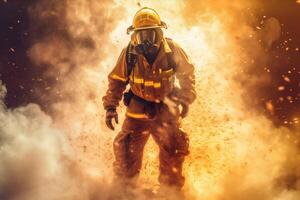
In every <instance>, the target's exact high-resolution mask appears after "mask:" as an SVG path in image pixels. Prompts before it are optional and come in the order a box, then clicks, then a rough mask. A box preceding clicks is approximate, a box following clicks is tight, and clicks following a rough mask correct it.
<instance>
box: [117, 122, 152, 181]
mask: <svg viewBox="0 0 300 200" xmlns="http://www.w3.org/2000/svg"><path fill="white" fill-rule="evenodd" d="M148 138H149V132H148V131H147V123H146V122H143V121H140V120H136V119H132V118H126V119H125V121H124V123H123V126H122V130H121V132H120V133H119V134H118V135H117V137H116V138H115V140H114V154H115V162H114V172H115V175H116V176H117V178H119V179H122V180H129V179H131V178H134V177H135V176H137V175H138V174H139V172H140V170H141V166H142V157H143V149H144V146H145V144H146V142H147V140H148Z"/></svg>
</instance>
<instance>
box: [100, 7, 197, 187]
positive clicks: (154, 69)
mask: <svg viewBox="0 0 300 200" xmlns="http://www.w3.org/2000/svg"><path fill="white" fill-rule="evenodd" d="M164 27H166V25H165V23H164V22H162V21H161V20H160V18H159V16H158V14H157V13H156V12H155V11H154V10H152V9H150V8H143V9H141V10H140V11H138V12H137V13H136V15H135V18H134V21H133V26H131V27H129V29H128V32H130V31H133V34H132V40H131V42H130V45H129V46H128V47H126V48H124V49H123V51H122V52H121V55H120V56H119V59H118V61H117V64H116V65H115V67H114V69H113V70H112V71H111V73H110V74H109V76H108V79H109V86H108V90H107V92H106V95H105V96H104V97H103V105H104V108H105V109H106V110H107V115H106V123H107V125H108V127H109V128H111V129H114V127H113V126H112V120H113V119H115V121H116V122H117V123H118V115H117V112H116V108H117V107H118V105H119V102H120V101H121V99H122V97H123V95H124V91H125V89H126V86H127V85H128V84H129V85H130V91H129V92H126V93H125V96H124V99H125V100H126V102H125V104H126V105H127V111H126V119H125V121H124V123H123V126H122V130H121V132H120V133H119V134H118V135H117V137H116V138H115V140H114V153H115V162H114V170H115V174H116V175H117V177H119V178H120V179H123V180H125V179H127V180H128V179H131V178H134V177H136V176H137V175H138V174H139V172H140V170H141V166H142V157H143V149H144V146H145V144H146V142H147V140H148V138H149V136H150V135H152V137H153V138H154V140H155V142H156V143H157V144H158V146H159V149H160V153H159V162H160V164H159V170H160V175H159V182H160V183H161V184H166V185H171V186H176V187H178V188H181V187H182V186H183V185H184V176H183V175H182V165H183V162H184V157H185V156H186V155H188V153H189V151H188V146H189V141H188V137H187V134H186V133H185V132H183V131H182V130H181V129H180V123H179V119H180V117H185V116H186V114H187V111H188V109H187V108H188V106H189V105H190V104H191V103H192V102H193V101H194V100H195V98H196V92H195V89H194V85H195V75H194V66H193V65H192V64H191V63H190V62H189V60H188V57H187V55H186V54H185V52H184V51H183V50H182V48H181V47H180V46H179V45H178V44H177V43H175V42H174V41H172V40H170V39H166V38H164V37H163V34H162V31H161V28H164ZM170 55H171V56H170ZM128 56H133V57H134V58H135V59H134V60H135V61H134V64H133V66H129V63H128V61H127V60H128ZM175 79H177V80H178V82H179V85H180V87H176V86H175ZM126 94H127V96H126ZM180 106H182V108H185V109H181V110H180ZM183 112H184V113H183Z"/></svg>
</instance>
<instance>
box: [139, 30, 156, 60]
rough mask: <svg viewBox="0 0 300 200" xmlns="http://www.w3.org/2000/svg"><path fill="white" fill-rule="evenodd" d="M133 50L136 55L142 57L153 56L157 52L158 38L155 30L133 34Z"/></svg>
mask: <svg viewBox="0 0 300 200" xmlns="http://www.w3.org/2000/svg"><path fill="white" fill-rule="evenodd" d="M134 37H135V43H136V45H135V49H136V51H137V52H138V53H140V54H144V55H153V54H156V53H157V52H158V49H159V45H160V37H159V34H158V31H157V30H155V29H144V30H138V31H135V33H134Z"/></svg>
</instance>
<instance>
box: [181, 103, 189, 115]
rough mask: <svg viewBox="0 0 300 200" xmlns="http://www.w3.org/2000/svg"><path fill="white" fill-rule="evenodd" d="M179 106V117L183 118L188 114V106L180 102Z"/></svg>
mask: <svg viewBox="0 0 300 200" xmlns="http://www.w3.org/2000/svg"><path fill="white" fill-rule="evenodd" d="M180 105H181V112H180V117H182V118H185V117H186V116H187V115H188V113H189V105H187V104H186V103H182V102H181V103H180Z"/></svg>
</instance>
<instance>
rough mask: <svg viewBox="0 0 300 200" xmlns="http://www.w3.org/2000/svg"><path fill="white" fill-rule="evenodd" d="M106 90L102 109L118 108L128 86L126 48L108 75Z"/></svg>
mask: <svg viewBox="0 0 300 200" xmlns="http://www.w3.org/2000/svg"><path fill="white" fill-rule="evenodd" d="M108 82H109V84H108V89H107V91H106V94H105V96H104V97H103V98H102V101H103V106H104V109H106V110H107V109H110V108H113V109H115V108H116V107H117V106H119V102H120V100H121V99H122V96H123V92H124V90H125V89H126V85H127V84H128V77H127V65H126V48H124V49H123V51H122V53H121V55H120V57H119V59H118V61H117V64H116V66H115V67H114V69H113V70H112V71H111V72H110V73H109V75H108Z"/></svg>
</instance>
